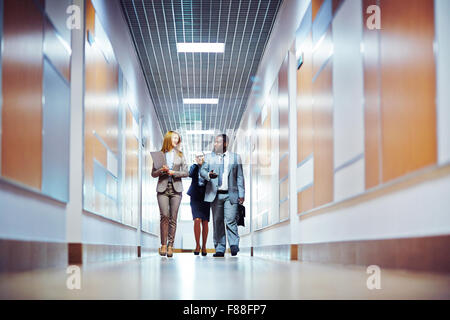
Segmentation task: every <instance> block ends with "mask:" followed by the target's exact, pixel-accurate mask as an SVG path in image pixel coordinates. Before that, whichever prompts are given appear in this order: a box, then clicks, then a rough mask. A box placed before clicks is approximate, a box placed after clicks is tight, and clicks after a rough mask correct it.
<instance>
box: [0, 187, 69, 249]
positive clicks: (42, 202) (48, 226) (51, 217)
mask: <svg viewBox="0 0 450 320" xmlns="http://www.w3.org/2000/svg"><path fill="white" fill-rule="evenodd" d="M0 204H1V205H0V238H1V239H16V240H35V241H52V242H64V241H65V240H66V215H65V205H64V204H59V203H58V202H56V201H54V200H50V199H47V198H45V197H43V196H41V195H38V194H36V195H34V194H32V193H29V192H27V191H22V190H20V189H17V188H15V187H12V186H10V185H8V184H5V183H3V182H0Z"/></svg>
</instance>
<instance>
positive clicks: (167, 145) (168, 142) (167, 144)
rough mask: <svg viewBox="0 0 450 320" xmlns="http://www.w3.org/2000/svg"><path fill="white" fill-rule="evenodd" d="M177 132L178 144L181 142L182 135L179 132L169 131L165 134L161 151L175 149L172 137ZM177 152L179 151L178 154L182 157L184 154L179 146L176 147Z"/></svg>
mask: <svg viewBox="0 0 450 320" xmlns="http://www.w3.org/2000/svg"><path fill="white" fill-rule="evenodd" d="M174 134H176V135H177V136H178V144H177V146H178V145H179V144H180V143H181V136H180V134H179V133H178V132H175V131H171V130H170V131H167V132H166V134H165V135H164V140H163V145H162V148H161V151H162V152H164V153H166V152H170V151H172V149H173V145H172V137H173V135H174ZM175 150H176V152H177V153H178V155H179V156H180V157H182V156H183V152H181V151H180V150H178V148H175Z"/></svg>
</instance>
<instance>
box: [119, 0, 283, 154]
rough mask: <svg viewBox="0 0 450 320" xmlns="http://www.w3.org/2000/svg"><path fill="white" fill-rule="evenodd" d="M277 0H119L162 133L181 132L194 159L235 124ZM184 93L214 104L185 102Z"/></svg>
mask: <svg viewBox="0 0 450 320" xmlns="http://www.w3.org/2000/svg"><path fill="white" fill-rule="evenodd" d="M281 2H282V0H153V1H152V0H121V5H122V10H123V13H124V16H125V18H126V20H127V23H128V26H129V29H130V32H131V35H132V38H133V41H134V45H135V48H136V51H137V53H138V56H139V59H140V63H141V66H142V69H143V72H144V75H145V79H146V81H147V86H148V88H149V91H150V94H151V98H152V101H153V103H154V106H155V109H156V114H157V116H158V121H159V124H160V126H161V129H162V131H163V134H164V133H165V132H166V131H168V130H176V131H179V132H180V134H181V135H182V137H183V142H184V143H183V150H184V151H188V153H189V154H190V155H191V156H192V153H193V152H198V151H207V150H210V147H211V141H212V139H213V135H214V134H217V133H222V132H225V133H228V134H230V136H233V133H234V130H236V129H237V127H238V126H239V122H240V119H241V117H242V115H243V113H244V110H245V107H246V103H247V100H248V98H249V95H250V90H251V89H252V85H253V82H254V81H255V75H256V72H257V69H258V65H259V62H260V59H261V57H262V55H263V53H264V50H265V47H266V45H267V41H268V39H269V35H270V32H271V30H272V27H273V25H274V21H275V18H276V15H277V12H278V10H279V8H280V5H281ZM182 42H184V43H190V42H193V43H200V42H203V43H205V42H208V43H211V42H213V43H224V44H225V52H224V53H191V52H188V53H178V52H177V43H182ZM186 98H191V99H192V98H218V99H219V102H218V104H217V105H214V104H183V99H186ZM194 130H195V132H192V131H194ZM199 130H201V131H200V132H199ZM203 130H208V131H211V133H210V134H204V133H203V134H199V133H202V131H203ZM189 160H192V158H191V159H189Z"/></svg>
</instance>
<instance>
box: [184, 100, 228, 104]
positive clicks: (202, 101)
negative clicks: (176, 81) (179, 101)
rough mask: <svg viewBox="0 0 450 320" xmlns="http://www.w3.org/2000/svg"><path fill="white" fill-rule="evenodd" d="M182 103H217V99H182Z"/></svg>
mask: <svg viewBox="0 0 450 320" xmlns="http://www.w3.org/2000/svg"><path fill="white" fill-rule="evenodd" d="M183 103H184V104H218V103H219V99H183Z"/></svg>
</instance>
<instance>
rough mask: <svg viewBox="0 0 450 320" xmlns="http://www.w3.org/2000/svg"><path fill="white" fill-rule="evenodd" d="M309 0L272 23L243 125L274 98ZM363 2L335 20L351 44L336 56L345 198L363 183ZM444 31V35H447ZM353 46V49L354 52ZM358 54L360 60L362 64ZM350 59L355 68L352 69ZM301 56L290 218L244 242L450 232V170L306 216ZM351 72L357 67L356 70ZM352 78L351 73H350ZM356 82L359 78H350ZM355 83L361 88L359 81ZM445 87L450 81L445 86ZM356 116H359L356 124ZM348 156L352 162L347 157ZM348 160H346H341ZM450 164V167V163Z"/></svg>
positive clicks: (444, 50) (443, 44)
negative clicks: (300, 155)
mask: <svg viewBox="0 0 450 320" xmlns="http://www.w3.org/2000/svg"><path fill="white" fill-rule="evenodd" d="M309 4H310V1H309V0H305V1H284V2H283V4H282V6H281V8H280V11H279V16H278V17H277V21H276V23H275V25H274V28H273V30H272V34H271V37H270V39H269V42H268V45H267V48H266V51H265V54H264V56H263V58H262V60H261V64H260V66H259V68H258V72H257V74H256V76H257V77H258V78H259V79H260V83H259V85H260V86H261V91H260V95H259V96H256V95H253V94H251V96H250V97H249V100H248V105H247V109H246V111H245V112H244V116H243V119H242V121H241V123H240V128H239V129H240V130H243V131H244V132H245V131H246V130H247V129H249V128H251V124H252V123H254V122H255V120H256V117H257V116H258V114H259V110H260V108H261V107H262V105H263V104H264V101H265V99H266V98H267V96H268V94H269V91H270V89H271V85H272V83H273V81H274V79H275V78H276V76H277V72H278V70H279V68H280V66H281V64H282V62H283V59H284V57H285V55H286V53H287V52H288V50H289V48H290V47H291V45H292V43H293V41H294V39H295V31H296V30H297V28H298V26H299V25H300V23H301V20H302V17H303V14H304V12H305V10H306V8H307V7H308V5H309ZM449 5H450V4H449V2H448V1H446V0H437V2H436V7H437V19H438V20H437V24H438V26H437V29H438V39H439V46H438V48H439V55H438V65H439V68H440V70H439V72H438V79H439V80H438V81H439V85H438V86H439V102H438V104H439V106H438V114H439V115H438V123H439V129H438V130H439V133H438V135H439V159H440V163H444V162H447V161H448V160H449V159H450V144H449V141H450V140H449V139H450V138H449V137H450V103H449V101H450V98H449V95H448V94H449V92H448V90H446V87H447V86H448V83H449V82H450V79H448V77H449V74H450V72H448V71H447V70H449V62H448V61H447V60H448V59H447V57H448V56H450V53H449V51H448V50H449V43H448V40H447V38H448V37H446V33H445V31H444V30H448V29H449V28H448V25H449V22H448V19H446V15H447V12H449ZM361 11H362V8H361V2H360V1H356V0H347V1H345V2H344V4H343V6H342V7H341V8H340V9H339V11H338V13H337V16H336V20H335V21H334V23H333V28H334V29H333V32H334V34H333V37H334V39H335V40H337V39H342V40H345V45H350V46H351V48H352V49H351V50H352V51H351V52H347V49H348V48H346V47H344V46H342V47H336V48H335V50H336V51H335V55H336V57H335V58H334V59H335V60H336V61H337V62H338V64H337V65H336V66H334V69H333V71H334V79H333V80H334V81H339V83H335V86H334V94H335V99H336V100H335V112H336V114H335V116H336V117H335V119H334V121H335V134H336V136H335V144H336V145H337V146H338V148H337V150H336V153H335V168H339V166H340V167H341V168H340V169H341V170H337V171H336V175H335V189H336V193H335V197H336V199H345V198H348V197H350V196H354V195H357V194H359V193H361V192H363V191H364V171H365V169H364V118H363V74H362V68H363V66H362V58H361V55H360V50H361V47H360V42H361V41H360V39H361V32H362V30H361V28H360V27H359V28H355V26H356V24H357V23H361V17H360V16H359V15H358V14H357V13H358V12H361ZM444 38H445V39H444ZM349 54H350V55H349ZM355 61H356V62H357V67H356V68H355ZM349 64H352V68H350V69H349V67H348V66H349ZM295 72H296V63H295V61H294V59H293V58H292V61H291V62H290V70H289V79H290V83H289V93H290V104H291V106H290V123H289V124H290V157H291V158H290V160H291V161H290V162H291V165H290V173H291V174H290V177H291V179H290V180H291V184H290V189H291V191H290V212H291V215H290V221H289V222H285V223H281V224H279V225H275V226H271V227H269V228H268V229H263V230H260V231H257V232H252V233H251V234H250V235H247V236H244V237H243V238H242V241H241V246H242V247H248V246H253V247H258V246H269V245H277V244H289V243H316V242H333V241H348V240H363V239H385V238H399V237H417V236H431V235H442V234H449V233H450V216H449V215H448V212H450V198H449V197H448V196H447V195H448V190H450V176H449V175H448V174H447V175H445V174H444V175H443V176H441V177H440V178H438V179H435V180H433V179H432V180H429V181H426V182H422V183H420V184H417V185H415V186H412V187H408V188H405V189H403V190H400V191H395V192H392V193H390V194H386V195H383V196H379V197H378V198H375V199H372V200H368V201H364V202H361V203H359V204H357V205H352V206H348V207H346V208H341V209H338V208H337V207H336V209H329V210H327V212H326V213H320V214H316V215H312V216H309V217H307V218H302V219H300V218H299V217H298V215H297V214H296V212H297V193H296V190H297V181H296V172H297V168H296V162H297V161H296V160H297V155H296V150H297V139H296V136H297V134H296V132H297V121H296V119H297V117H296V110H295V108H296V106H295V98H294V97H295V94H296V84H295V80H296V79H295ZM349 72H350V74H349ZM344 79H345V81H344ZM349 83H352V85H351V86H349ZM355 88H356V89H355ZM444 88H445V89H444ZM349 123H352V125H351V126H349ZM346 163H347V164H348V165H347V166H346V165H345V164H346ZM343 164H344V166H342V165H343ZM447 171H448V170H447Z"/></svg>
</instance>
